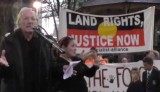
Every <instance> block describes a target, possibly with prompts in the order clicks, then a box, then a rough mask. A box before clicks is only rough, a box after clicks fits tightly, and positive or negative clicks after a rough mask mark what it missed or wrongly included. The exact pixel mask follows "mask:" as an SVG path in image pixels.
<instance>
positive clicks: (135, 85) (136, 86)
mask: <svg viewBox="0 0 160 92" xmlns="http://www.w3.org/2000/svg"><path fill="white" fill-rule="evenodd" d="M127 92H145V91H144V88H143V85H142V82H141V81H136V82H131V83H130V84H129V87H128V89H127Z"/></svg>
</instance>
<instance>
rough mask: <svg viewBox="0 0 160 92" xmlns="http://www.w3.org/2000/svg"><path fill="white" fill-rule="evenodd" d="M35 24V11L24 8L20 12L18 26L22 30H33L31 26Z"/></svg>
mask: <svg viewBox="0 0 160 92" xmlns="http://www.w3.org/2000/svg"><path fill="white" fill-rule="evenodd" d="M36 25H37V20H36V17H35V13H34V12H33V11H32V10H26V11H24V12H23V13H22V16H21V18H20V20H19V26H20V28H21V29H22V31H24V32H33V29H32V28H33V27H35V26H36Z"/></svg>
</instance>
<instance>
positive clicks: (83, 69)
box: [52, 36, 99, 92]
mask: <svg viewBox="0 0 160 92" xmlns="http://www.w3.org/2000/svg"><path fill="white" fill-rule="evenodd" d="M59 45H60V47H61V48H62V49H63V50H64V51H65V53H60V55H59V57H58V58H57V65H56V66H55V67H54V69H53V70H54V73H53V74H54V75H53V80H54V81H53V84H54V85H53V87H54V88H53V91H52V92H88V88H87V84H86V81H85V79H84V76H86V77H93V76H94V75H95V73H96V71H97V69H98V68H99V65H98V64H96V63H94V64H93V65H92V66H91V67H88V66H87V65H86V64H85V63H84V60H86V59H88V58H89V57H90V56H92V59H94V61H95V62H96V61H97V58H98V57H97V54H96V52H95V51H89V52H88V53H87V54H84V55H81V58H78V57H76V44H75V42H74V39H73V38H71V37H68V36H67V37H64V38H62V39H61V40H60V42H59ZM74 61H81V62H80V63H79V64H78V65H76V66H75V67H74V69H73V75H72V76H71V77H70V78H68V79H63V74H64V72H65V70H66V69H67V67H68V66H69V64H70V62H74Z"/></svg>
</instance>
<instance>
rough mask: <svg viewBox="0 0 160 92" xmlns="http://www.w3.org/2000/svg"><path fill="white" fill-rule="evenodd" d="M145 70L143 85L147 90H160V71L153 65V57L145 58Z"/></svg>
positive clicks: (157, 91)
mask: <svg viewBox="0 0 160 92" xmlns="http://www.w3.org/2000/svg"><path fill="white" fill-rule="evenodd" d="M143 65H144V69H145V71H144V72H143V77H142V78H143V86H144V89H145V92H160V71H159V70H157V69H155V68H154V67H153V59H152V58H150V57H145V58H144V59H143Z"/></svg>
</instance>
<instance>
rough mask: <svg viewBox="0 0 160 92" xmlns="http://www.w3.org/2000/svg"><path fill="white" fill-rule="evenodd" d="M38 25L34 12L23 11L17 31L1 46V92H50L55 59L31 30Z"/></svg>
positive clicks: (27, 9)
mask: <svg viewBox="0 0 160 92" xmlns="http://www.w3.org/2000/svg"><path fill="white" fill-rule="evenodd" d="M36 25H37V19H36V16H35V12H34V11H32V8H27V7H24V8H22V9H21V11H20V12H19V14H18V17H17V26H18V29H17V30H15V31H14V32H13V33H11V34H10V35H8V36H7V37H5V39H4V41H3V42H2V47H1V55H0V79H1V92H48V90H49V79H50V78H49V74H50V67H51V65H52V63H53V62H54V57H53V56H52V54H51V51H50V48H49V46H48V44H47V43H46V42H45V41H44V40H43V39H42V38H41V37H39V35H37V34H36V33H35V32H34V30H33V29H32V28H33V27H35V26H36Z"/></svg>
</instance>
